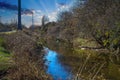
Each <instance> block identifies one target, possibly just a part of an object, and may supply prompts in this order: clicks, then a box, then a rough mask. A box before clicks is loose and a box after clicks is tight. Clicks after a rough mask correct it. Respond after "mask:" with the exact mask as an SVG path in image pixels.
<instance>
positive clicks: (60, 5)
mask: <svg viewBox="0 0 120 80" xmlns="http://www.w3.org/2000/svg"><path fill="white" fill-rule="evenodd" d="M3 1H5V2H7V4H10V5H14V6H15V5H16V6H17V0H0V2H3ZM74 1H75V0H21V2H22V8H23V9H29V10H31V11H32V12H33V13H34V24H35V25H40V24H41V18H42V16H43V15H46V16H48V18H49V20H50V21H56V18H57V14H58V13H59V12H60V11H63V10H69V8H70V7H71V6H72V5H73V2H74ZM0 16H1V17H2V22H4V23H7V22H8V23H9V22H11V20H13V19H16V20H17V10H11V8H10V9H7V8H3V7H2V5H0ZM31 18H32V17H31V14H29V13H28V14H23V15H22V23H23V24H25V25H26V26H30V25H31V24H32V23H31Z"/></svg>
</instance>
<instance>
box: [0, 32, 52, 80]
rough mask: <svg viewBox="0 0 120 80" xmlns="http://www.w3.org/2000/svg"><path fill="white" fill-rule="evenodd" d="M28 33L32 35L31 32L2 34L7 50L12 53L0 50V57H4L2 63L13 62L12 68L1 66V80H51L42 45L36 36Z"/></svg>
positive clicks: (0, 59)
mask: <svg viewBox="0 0 120 80" xmlns="http://www.w3.org/2000/svg"><path fill="white" fill-rule="evenodd" d="M27 33H30V34H32V33H31V32H29V31H26V32H25V31H17V32H14V33H10V34H1V37H2V38H4V41H5V49H6V50H7V51H9V52H10V53H9V54H7V53H2V52H1V51H3V52H5V51H4V49H3V48H0V56H3V57H2V58H0V61H1V62H3V61H4V62H3V63H4V64H7V62H9V61H10V62H11V63H10V65H11V66H10V67H9V66H7V65H4V64H1V65H0V68H1V70H2V71H0V74H1V77H0V79H1V80H2V79H6V80H26V79H29V80H48V79H49V78H50V77H49V76H48V75H47V74H46V73H45V66H44V60H43V56H44V52H43V50H42V49H43V47H42V45H41V44H39V43H38V42H37V38H36V36H32V35H29V34H27ZM33 34H35V33H33ZM9 59H11V60H9ZM2 66H3V68H2ZM4 68H5V69H4ZM6 72H7V73H6Z"/></svg>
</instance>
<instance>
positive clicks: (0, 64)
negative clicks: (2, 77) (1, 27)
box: [0, 37, 10, 71]
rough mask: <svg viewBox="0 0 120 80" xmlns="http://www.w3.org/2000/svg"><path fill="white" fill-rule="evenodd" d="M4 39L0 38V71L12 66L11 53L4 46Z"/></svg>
mask: <svg viewBox="0 0 120 80" xmlns="http://www.w3.org/2000/svg"><path fill="white" fill-rule="evenodd" d="M3 43H4V39H3V38H1V37H0V71H1V70H4V69H7V68H8V67H9V66H10V53H9V52H8V51H7V50H6V49H5V48H4V47H3V46H2V45H3Z"/></svg>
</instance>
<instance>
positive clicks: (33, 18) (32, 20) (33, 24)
mask: <svg viewBox="0 0 120 80" xmlns="http://www.w3.org/2000/svg"><path fill="white" fill-rule="evenodd" d="M32 30H34V14H33V13H32Z"/></svg>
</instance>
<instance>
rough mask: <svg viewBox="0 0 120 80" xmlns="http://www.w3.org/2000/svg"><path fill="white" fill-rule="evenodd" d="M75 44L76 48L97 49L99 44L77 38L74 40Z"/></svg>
mask: <svg viewBox="0 0 120 80" xmlns="http://www.w3.org/2000/svg"><path fill="white" fill-rule="evenodd" d="M74 44H75V45H76V46H88V47H96V46H98V44H97V43H96V42H95V41H93V40H88V39H82V38H76V39H74Z"/></svg>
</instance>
